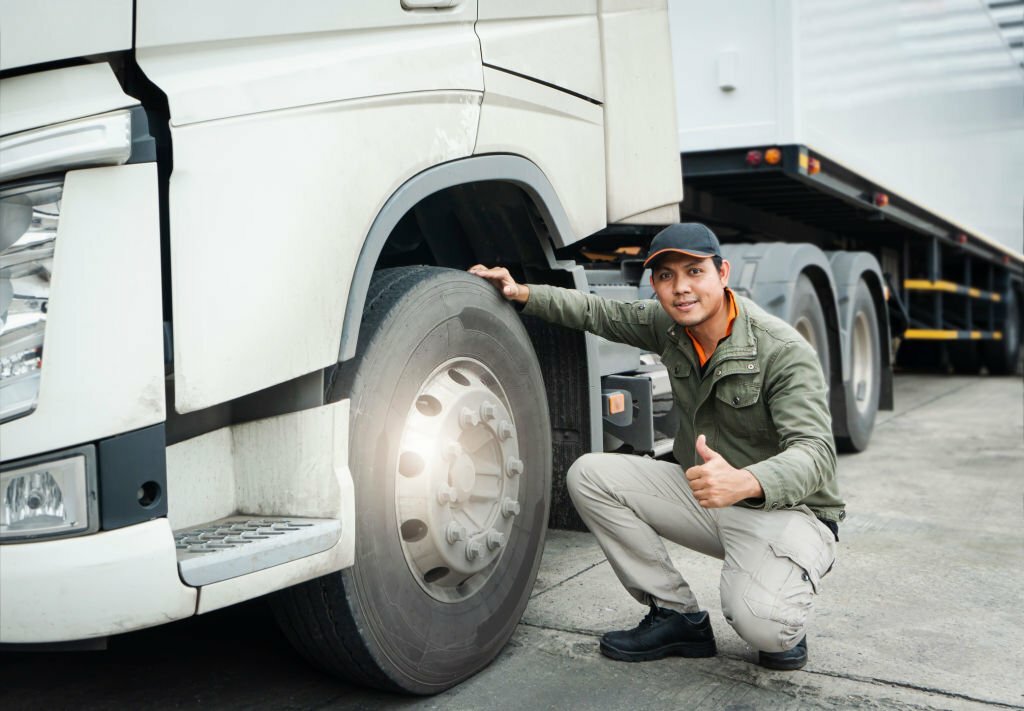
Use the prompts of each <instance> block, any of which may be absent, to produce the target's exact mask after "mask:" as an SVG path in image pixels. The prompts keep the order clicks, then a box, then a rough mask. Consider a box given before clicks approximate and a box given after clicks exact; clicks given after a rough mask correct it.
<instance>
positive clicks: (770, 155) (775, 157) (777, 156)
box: [764, 148, 782, 165]
mask: <svg viewBox="0 0 1024 711" xmlns="http://www.w3.org/2000/svg"><path fill="white" fill-rule="evenodd" d="M781 160H782V151H780V150H779V149H778V148H769V149H768V150H766V151H765V152H764V162H765V163H767V164H768V165H778V164H779V162H780V161H781Z"/></svg>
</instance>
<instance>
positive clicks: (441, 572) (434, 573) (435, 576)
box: [423, 565, 451, 583]
mask: <svg viewBox="0 0 1024 711" xmlns="http://www.w3.org/2000/svg"><path fill="white" fill-rule="evenodd" d="M449 572H451V571H449V570H448V568H445V567H444V566H443V565H442V566H438V567H437V568H431V569H430V570H428V571H427V572H426V574H425V575H424V576H423V582H425V583H436V582H437V581H438V580H440V579H441V578H443V577H444V576H446V575H448V573H449Z"/></svg>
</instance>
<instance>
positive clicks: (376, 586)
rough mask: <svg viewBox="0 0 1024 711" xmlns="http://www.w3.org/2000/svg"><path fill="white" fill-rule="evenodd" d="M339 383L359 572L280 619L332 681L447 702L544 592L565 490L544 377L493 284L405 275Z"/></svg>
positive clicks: (396, 274)
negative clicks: (549, 544) (545, 554)
mask: <svg viewBox="0 0 1024 711" xmlns="http://www.w3.org/2000/svg"><path fill="white" fill-rule="evenodd" d="M340 372H341V373H342V375H341V376H340V378H339V380H338V382H337V383H335V384H333V385H332V386H329V392H328V397H329V399H330V398H331V396H332V395H334V396H335V397H336V393H337V392H341V393H345V394H346V395H347V396H348V397H350V399H351V409H350V412H351V421H350V446H349V466H350V468H351V470H352V475H353V479H354V483H355V498H356V507H355V510H356V537H355V549H356V554H355V565H354V566H352V567H351V568H347V569H345V570H342V571H340V572H338V573H335V574H331V575H327V576H324V577H321V578H318V579H316V580H312V581H310V582H308V583H304V584H301V585H299V586H296V587H293V588H290V589H288V590H285V591H282V592H280V593H278V594H277V595H276V597H275V599H274V601H273V604H274V607H275V613H276V616H277V619H278V621H279V623H280V625H281V627H282V629H283V631H284V633H285V635H286V636H287V637H288V638H289V640H290V641H291V642H292V644H293V645H294V646H295V647H296V648H297V649H298V650H299V652H300V653H301V654H303V656H305V657H306V658H307V659H308V660H310V661H311V662H312V663H314V664H315V665H316V666H319V667H320V668H322V669H324V670H326V671H328V672H329V673H331V674H334V675H337V676H339V677H341V678H343V679H345V680H348V681H351V682H355V683H358V684H364V685H369V686H374V687H377V688H380V689H384V690H388V691H398V692H405V693H412V694H422V695H427V694H436V693H438V692H441V691H444V690H445V689H447V688H449V687H451V686H453V685H455V684H457V683H459V682H460V681H462V680H464V679H466V678H468V677H470V676H471V675H473V674H475V673H476V672H478V671H480V670H481V669H483V668H484V667H486V666H487V665H488V664H489V663H490V662H491V661H492V660H493V659H494V658H495V656H497V654H498V653H499V652H500V651H501V649H502V648H503V647H504V645H505V643H506V642H507V641H508V639H509V637H510V636H511V635H512V633H513V631H514V630H515V628H516V625H517V624H518V622H519V618H520V617H521V615H522V613H523V610H524V609H525V607H526V603H527V600H528V598H529V594H530V592H531V590H532V588H533V584H534V580H535V578H536V575H537V569H538V566H539V563H540V558H541V553H542V550H543V544H544V535H545V527H546V522H547V518H548V509H549V507H550V490H551V439H550V437H551V435H550V423H549V416H548V407H547V400H546V396H545V389H544V382H543V379H542V377H541V372H540V367H539V365H538V363H537V357H536V354H535V353H534V351H533V348H532V346H531V344H530V340H529V338H528V336H527V333H526V330H525V328H524V327H523V324H522V322H521V321H520V320H519V317H518V316H517V315H516V313H515V311H514V310H513V309H512V308H511V306H510V305H509V304H508V303H506V302H505V301H504V299H502V298H501V297H500V296H499V295H498V293H497V291H496V290H495V289H494V288H493V287H492V286H490V284H488V283H487V282H484V281H483V280H481V279H478V278H476V277H473V276H470V275H468V274H466V273H465V272H460V271H454V270H451V269H439V268H434V267H405V268H396V269H387V270H383V271H380V272H378V273H376V274H374V276H373V279H372V281H371V285H370V289H369V293H368V295H367V299H366V307H365V311H364V315H363V320H362V325H361V329H360V334H359V347H358V349H357V353H356V357H355V360H354V361H353V362H351V363H347V364H345V367H344V368H342V369H341V371H340Z"/></svg>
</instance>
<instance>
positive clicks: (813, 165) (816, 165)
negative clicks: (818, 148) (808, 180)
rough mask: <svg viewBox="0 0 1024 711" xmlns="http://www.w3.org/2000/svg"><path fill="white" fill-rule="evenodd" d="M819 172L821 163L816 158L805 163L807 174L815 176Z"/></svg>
mask: <svg viewBox="0 0 1024 711" xmlns="http://www.w3.org/2000/svg"><path fill="white" fill-rule="evenodd" d="M820 172H821V161H820V160H818V159H817V158H811V159H809V160H808V161H807V174H808V175H817V174H818V173H820Z"/></svg>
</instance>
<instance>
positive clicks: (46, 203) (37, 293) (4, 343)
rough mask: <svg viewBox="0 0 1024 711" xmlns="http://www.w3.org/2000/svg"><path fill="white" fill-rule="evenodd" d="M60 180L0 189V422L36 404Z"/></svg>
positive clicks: (23, 412) (57, 216)
mask: <svg viewBox="0 0 1024 711" xmlns="http://www.w3.org/2000/svg"><path fill="white" fill-rule="evenodd" d="M62 190H63V182H62V181H53V180H51V181H48V182H44V183H40V182H35V183H31V184H22V185H16V186H10V187H5V188H3V189H0V423H2V422H7V421H8V420H12V419H14V418H16V417H20V416H22V415H27V414H29V413H30V412H32V411H33V410H34V409H35V406H36V402H37V401H38V399H39V380H40V374H41V372H42V368H43V338H44V336H45V333H46V312H47V307H48V304H49V297H50V275H51V273H52V271H53V250H54V245H55V243H56V239H57V223H58V222H59V220H60V201H61V192H62Z"/></svg>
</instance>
